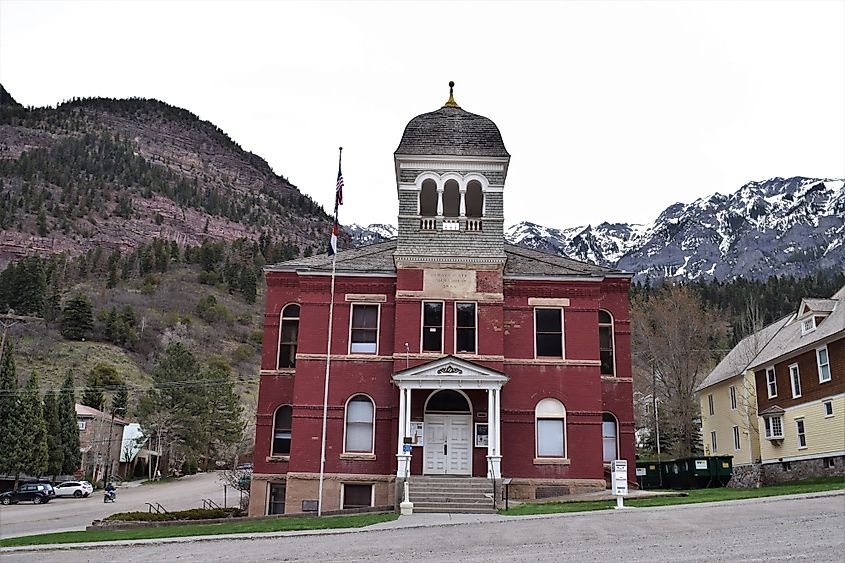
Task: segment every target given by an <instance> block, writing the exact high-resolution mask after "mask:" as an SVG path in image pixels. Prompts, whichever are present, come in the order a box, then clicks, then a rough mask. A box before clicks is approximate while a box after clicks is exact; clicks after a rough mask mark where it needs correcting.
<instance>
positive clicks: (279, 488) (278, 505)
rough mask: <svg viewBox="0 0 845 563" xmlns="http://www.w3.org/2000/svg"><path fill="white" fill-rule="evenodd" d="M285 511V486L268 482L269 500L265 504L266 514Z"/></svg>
mask: <svg viewBox="0 0 845 563" xmlns="http://www.w3.org/2000/svg"><path fill="white" fill-rule="evenodd" d="M284 513H285V486H284V485H283V484H278V483H270V502H269V503H268V504H267V514H284Z"/></svg>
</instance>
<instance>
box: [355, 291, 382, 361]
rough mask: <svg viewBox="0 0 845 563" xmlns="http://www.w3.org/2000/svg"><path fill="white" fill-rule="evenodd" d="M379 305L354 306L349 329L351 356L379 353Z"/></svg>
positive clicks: (360, 304)
mask: <svg viewBox="0 0 845 563" xmlns="http://www.w3.org/2000/svg"><path fill="white" fill-rule="evenodd" d="M378 324H379V306H378V304H364V303H353V304H352V319H351V321H350V328H349V353H350V354H375V353H377V352H378Z"/></svg>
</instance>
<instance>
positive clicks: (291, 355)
mask: <svg viewBox="0 0 845 563" xmlns="http://www.w3.org/2000/svg"><path fill="white" fill-rule="evenodd" d="M298 338H299V305H296V304H294V303H291V304H290V305H288V306H287V307H285V308H284V309H282V321H281V326H280V327H279V359H278V362H277V366H276V369H283V368H292V367H296V342H297V339H298Z"/></svg>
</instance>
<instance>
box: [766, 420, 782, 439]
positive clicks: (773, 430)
mask: <svg viewBox="0 0 845 563" xmlns="http://www.w3.org/2000/svg"><path fill="white" fill-rule="evenodd" d="M763 420H764V422H765V425H766V438H767V439H769V440H782V439H783V418H781V417H779V416H767V417H765V418H764V419H763Z"/></svg>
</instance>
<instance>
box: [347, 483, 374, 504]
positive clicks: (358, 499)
mask: <svg viewBox="0 0 845 563" xmlns="http://www.w3.org/2000/svg"><path fill="white" fill-rule="evenodd" d="M372 505H373V486H372V485H351V484H349V483H344V484H343V508H345V509H346V508H365V507H368V506H372Z"/></svg>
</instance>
